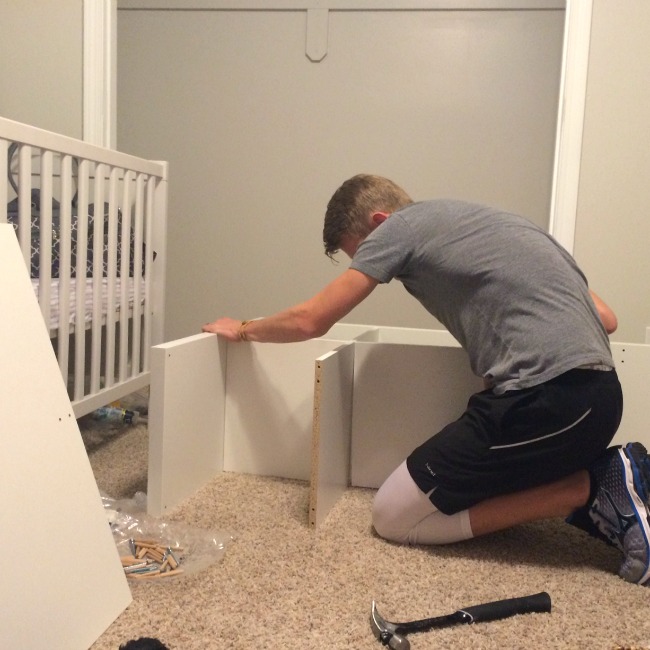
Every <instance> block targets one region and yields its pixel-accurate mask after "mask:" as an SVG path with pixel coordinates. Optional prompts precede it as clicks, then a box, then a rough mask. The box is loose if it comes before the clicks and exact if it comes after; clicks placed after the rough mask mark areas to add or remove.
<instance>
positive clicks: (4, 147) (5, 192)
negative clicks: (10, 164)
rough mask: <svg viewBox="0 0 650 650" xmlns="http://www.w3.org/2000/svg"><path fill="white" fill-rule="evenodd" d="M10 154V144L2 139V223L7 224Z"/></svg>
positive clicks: (0, 148) (0, 203)
mask: <svg viewBox="0 0 650 650" xmlns="http://www.w3.org/2000/svg"><path fill="white" fill-rule="evenodd" d="M8 154H9V142H8V141H7V140H5V139H4V138H0V179H1V180H2V182H0V223H7V201H8V200H9V197H8V190H7V183H5V182H4V179H5V178H7V155H8Z"/></svg>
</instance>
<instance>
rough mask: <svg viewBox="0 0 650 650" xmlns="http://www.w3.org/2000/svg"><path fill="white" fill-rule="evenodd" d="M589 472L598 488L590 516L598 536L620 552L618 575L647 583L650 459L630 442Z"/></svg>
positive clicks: (649, 581) (649, 569) (649, 579)
mask: <svg viewBox="0 0 650 650" xmlns="http://www.w3.org/2000/svg"><path fill="white" fill-rule="evenodd" d="M592 474H593V476H594V478H595V480H596V486H597V490H596V495H595V497H594V499H593V501H592V502H591V504H590V505H589V516H590V518H591V520H592V522H593V523H594V525H595V526H596V528H597V530H598V532H599V533H600V536H601V537H602V538H604V539H605V541H608V542H609V543H611V544H613V545H614V546H616V547H618V548H619V549H621V550H622V551H623V555H624V559H623V563H622V564H621V568H620V569H619V572H618V575H619V576H620V577H621V578H623V579H624V580H627V581H628V582H635V583H638V584H641V585H647V586H650V510H649V505H648V499H649V494H650V460H649V459H648V455H647V453H646V450H645V447H644V446H643V445H642V444H640V443H638V442H633V443H630V444H628V445H626V446H625V447H623V448H622V449H615V450H613V451H612V452H611V453H610V454H609V462H608V463H602V465H601V467H594V468H592ZM572 523H573V522H572ZM576 523H577V522H576Z"/></svg>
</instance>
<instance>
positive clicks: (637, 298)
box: [575, 0, 650, 343]
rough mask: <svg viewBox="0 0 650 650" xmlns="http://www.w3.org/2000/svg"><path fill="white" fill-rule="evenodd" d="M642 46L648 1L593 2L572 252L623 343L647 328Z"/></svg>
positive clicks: (647, 55)
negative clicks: (614, 317)
mask: <svg viewBox="0 0 650 650" xmlns="http://www.w3.org/2000/svg"><path fill="white" fill-rule="evenodd" d="M649 44H650V3H648V2H647V0H626V2H618V1H617V0H596V1H595V2H594V16H593V26H592V39H591V49H590V59H589V77H588V83H587V104H586V112H585V129H584V139H583V154H582V164H581V173H580V189H579V194H578V215H577V224H576V244H575V257H576V259H577V260H578V263H579V264H580V265H581V266H582V267H583V268H584V269H585V271H586V273H587V275H588V277H589V280H590V282H591V284H592V286H593V287H594V288H595V289H596V291H597V292H598V293H600V294H601V296H602V297H603V298H605V299H606V300H607V301H608V302H609V303H610V304H611V306H612V307H613V308H614V310H615V311H616V312H617V314H618V316H619V329H618V331H617V332H616V333H615V334H614V335H613V336H612V339H613V340H615V341H621V342H628V343H634V342H636V343H643V342H644V340H645V328H646V327H648V326H650V288H649V282H650V124H649V122H650V45H649ZM648 342H650V341H648Z"/></svg>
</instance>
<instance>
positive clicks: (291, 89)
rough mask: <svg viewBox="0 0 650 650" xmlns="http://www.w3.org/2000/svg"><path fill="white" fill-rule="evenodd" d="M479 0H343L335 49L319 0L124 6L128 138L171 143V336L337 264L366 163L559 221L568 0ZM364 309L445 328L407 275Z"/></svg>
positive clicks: (148, 149) (123, 128)
mask: <svg viewBox="0 0 650 650" xmlns="http://www.w3.org/2000/svg"><path fill="white" fill-rule="evenodd" d="M479 4H480V5H481V6H482V7H488V4H489V7H488V8H489V9H490V10H489V11H481V10H480V8H479V9H477V6H478V4H477V3H472V5H471V7H470V10H466V11H450V10H445V8H444V7H443V8H442V9H440V8H439V7H440V6H441V5H439V4H438V5H437V6H438V9H437V10H426V8H419V10H417V11H410V10H408V7H407V8H404V6H405V5H404V3H394V7H396V8H397V10H394V11H386V10H374V11H373V10H366V11H364V10H356V11H344V10H342V9H341V10H334V9H336V8H333V9H332V10H330V11H329V16H328V23H327V55H326V56H324V58H322V59H321V60H320V61H319V62H314V61H312V60H310V59H309V58H308V57H307V56H306V54H305V47H306V34H307V32H308V29H307V27H308V24H307V12H306V11H305V10H304V7H303V9H302V10H301V9H295V10H292V9H291V8H285V10H283V11H273V10H272V8H273V6H274V4H273V3H264V4H263V5H260V7H258V8H257V9H256V10H250V11H246V10H245V7H246V5H244V6H243V9H242V10H239V11H234V10H233V11H228V10H226V9H227V8H226V9H223V10H220V9H219V7H220V6H221V5H219V3H217V4H216V5H215V6H214V10H210V4H209V3H208V4H206V5H205V6H204V10H195V11H173V10H168V11H156V10H154V9H151V10H149V9H146V8H145V9H138V10H133V11H131V10H128V9H122V10H120V11H119V12H118V14H119V15H118V31H119V35H120V38H119V44H118V48H119V49H118V115H119V119H118V144H119V146H120V148H122V149H126V150H130V151H133V152H137V153H141V154H143V155H145V156H147V157H149V158H156V159H168V160H170V192H169V196H170V221H169V234H170V237H169V256H168V259H169V264H168V289H169V293H168V303H167V304H168V309H167V319H166V322H167V333H166V334H167V338H175V337H178V336H186V335H188V334H191V333H193V332H196V331H198V330H199V328H200V325H201V324H202V323H204V322H207V321H208V320H213V319H215V318H217V317H218V316H220V315H232V316H233V317H241V318H247V317H250V315H251V314H259V313H265V314H268V313H272V312H274V311H277V310H279V309H281V308H283V307H285V306H287V305H288V304H291V303H294V302H298V301H300V300H302V299H304V298H306V297H308V296H309V295H311V294H312V293H314V292H315V291H317V290H318V289H319V288H320V287H321V286H322V285H323V284H324V283H326V282H327V281H329V280H331V279H332V278H333V277H334V276H335V275H337V274H338V273H339V272H340V271H341V270H342V269H343V268H345V265H346V263H345V261H343V263H342V264H341V265H339V266H335V265H332V264H331V263H330V262H329V260H328V259H327V258H326V257H325V256H324V255H323V253H322V245H321V238H322V234H321V233H322V218H323V214H324V211H325V206H326V203H327V201H328V200H329V198H330V196H331V194H332V192H333V191H334V190H335V189H336V188H337V187H338V185H339V184H340V183H341V182H342V181H343V180H345V179H346V178H347V177H349V176H351V175H353V174H355V173H358V172H362V171H363V172H375V173H379V174H383V175H386V176H389V177H393V178H394V179H395V180H396V181H398V182H400V183H402V184H403V185H404V186H405V187H406V189H407V190H409V191H410V192H411V193H412V195H413V196H414V198H416V199H422V198H431V197H435V196H455V197H458V198H465V199H471V200H478V201H484V202H487V203H493V204H497V205H500V206H503V207H504V208H507V209H510V210H514V211H517V212H522V213H524V214H526V215H528V216H530V217H531V218H532V219H533V220H535V221H537V222H539V223H541V224H543V225H546V221H547V218H548V213H549V206H550V193H551V181H552V170H553V156H554V142H555V127H556V116H557V101H558V89H559V78H560V63H561V54H562V40H563V20H564V11H563V9H562V8H560V7H557V3H555V4H554V6H553V7H550V8H549V3H545V4H544V6H543V7H540V5H539V3H532V4H531V3H528V2H524V3H517V4H518V5H519V6H525V8H526V9H527V10H526V11H515V10H512V9H513V7H512V6H509V7H508V8H507V9H505V10H498V9H494V6H495V3H487V4H486V3H479ZM498 4H500V5H502V3H498ZM511 4H512V3H510V5H511ZM445 5H446V6H447V7H448V5H449V3H445ZM300 6H301V7H302V6H303V5H302V4H301V5H300ZM338 6H339V7H340V6H341V5H340V3H339V5H338ZM373 6H374V5H369V7H370V8H371V9H372V7H373ZM263 7H268V8H269V10H268V11H264V10H263ZM172 8H173V5H172ZM400 8H402V10H400ZM411 8H412V7H411ZM382 9H385V7H382ZM216 271H218V279H217V276H216V275H215V272H216ZM188 287H191V290H188ZM347 320H348V321H349V322H367V323H376V324H378V325H392V326H401V327H436V323H435V321H434V320H433V319H432V318H431V317H430V316H429V315H428V314H427V313H426V312H425V311H424V310H423V309H422V308H421V307H420V306H419V305H418V304H417V303H416V302H415V301H413V300H412V298H411V297H410V296H408V295H407V294H406V292H404V291H403V290H402V288H401V287H400V286H399V284H398V283H391V285H389V286H388V287H382V288H381V289H380V290H378V291H375V292H374V293H373V295H371V296H370V298H369V299H368V300H367V301H364V304H363V305H361V306H360V307H359V308H357V309H356V310H354V312H353V313H352V314H350V315H349V316H348V318H347Z"/></svg>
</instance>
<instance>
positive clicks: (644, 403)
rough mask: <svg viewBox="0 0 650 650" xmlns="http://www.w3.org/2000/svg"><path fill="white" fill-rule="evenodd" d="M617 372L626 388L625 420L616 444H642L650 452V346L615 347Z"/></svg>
mask: <svg viewBox="0 0 650 650" xmlns="http://www.w3.org/2000/svg"><path fill="white" fill-rule="evenodd" d="M611 345H612V354H613V356H614V361H615V363H616V372H617V373H618V377H619V379H620V380H621V386H622V387H623V419H622V420H621V426H620V427H619V429H618V432H617V433H616V436H614V440H613V444H618V445H621V444H625V443H627V442H635V441H636V442H641V443H643V444H644V445H645V447H646V449H648V450H650V416H649V415H648V402H649V401H650V345H644V344H642V343H612V344H611Z"/></svg>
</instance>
